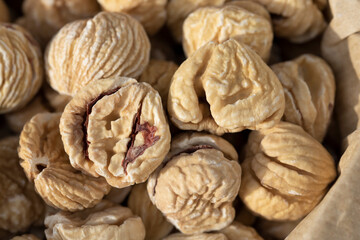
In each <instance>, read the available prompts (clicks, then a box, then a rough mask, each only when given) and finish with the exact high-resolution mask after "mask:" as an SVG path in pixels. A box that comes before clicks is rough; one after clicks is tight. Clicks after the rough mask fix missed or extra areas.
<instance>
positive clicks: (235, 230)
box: [164, 222, 262, 240]
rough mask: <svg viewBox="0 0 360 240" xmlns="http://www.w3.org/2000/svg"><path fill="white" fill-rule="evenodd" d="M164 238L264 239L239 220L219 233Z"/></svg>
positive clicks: (173, 235) (205, 239)
mask: <svg viewBox="0 0 360 240" xmlns="http://www.w3.org/2000/svg"><path fill="white" fill-rule="evenodd" d="M164 240H262V238H261V237H260V236H259V234H257V232H256V231H255V229H253V228H251V227H246V226H244V225H242V224H241V223H238V222H233V223H232V224H231V225H230V226H228V227H226V228H224V229H222V230H220V231H219V232H218V233H217V232H215V233H201V234H194V235H185V234H182V233H175V234H172V235H170V236H168V237H167V238H165V239H164Z"/></svg>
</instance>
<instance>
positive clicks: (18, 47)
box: [0, 23, 43, 113]
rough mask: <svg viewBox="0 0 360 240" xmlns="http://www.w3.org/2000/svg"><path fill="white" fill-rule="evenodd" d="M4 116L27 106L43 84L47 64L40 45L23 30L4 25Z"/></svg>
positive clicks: (0, 69)
mask: <svg viewBox="0 0 360 240" xmlns="http://www.w3.org/2000/svg"><path fill="white" fill-rule="evenodd" d="M0 42H1V44H0V55H1V58H0V82H1V86H0V113H6V112H10V111H14V110H17V109H20V108H21V107H23V106H25V105H26V104H27V103H28V102H29V101H30V100H31V98H32V97H34V96H35V94H36V92H37V91H38V90H39V88H40V86H41V83H42V80H43V61H42V55H41V51H40V48H39V46H38V44H37V42H36V41H35V40H34V39H33V38H32V37H31V35H30V34H29V33H28V32H27V31H25V30H24V29H23V28H21V27H19V26H18V25H15V24H9V23H2V24H1V23H0Z"/></svg>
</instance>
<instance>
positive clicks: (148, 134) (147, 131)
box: [83, 87, 160, 174]
mask: <svg viewBox="0 0 360 240" xmlns="http://www.w3.org/2000/svg"><path fill="white" fill-rule="evenodd" d="M119 89H120V87H119V88H115V89H112V90H109V91H107V92H104V93H102V94H100V95H99V96H98V97H96V98H94V99H93V100H91V101H90V102H89V103H88V104H87V105H86V112H85V116H84V123H83V132H84V140H83V142H84V155H85V159H87V160H90V159H89V152H88V148H89V144H90V142H89V141H88V139H87V127H88V123H89V115H90V114H91V112H92V108H93V106H94V105H95V104H96V102H98V101H99V100H101V99H102V98H103V97H105V96H108V95H111V94H114V93H116V92H117V91H118V90H119ZM141 109H142V103H140V107H139V110H138V112H137V113H136V114H135V117H134V121H133V127H132V131H131V134H130V141H129V143H128V145H127V151H126V154H125V158H124V160H123V162H122V164H121V165H122V167H123V168H124V171H125V174H127V171H126V168H127V165H128V164H129V163H131V162H133V161H134V160H135V159H136V158H138V157H139V156H141V155H142V154H143V153H144V152H145V150H146V149H147V148H149V147H151V146H152V145H154V144H155V143H156V142H157V141H159V139H160V136H155V132H156V131H157V128H156V127H155V126H151V125H150V124H149V122H144V123H143V124H140V115H141ZM139 132H142V135H143V138H144V142H145V143H144V144H142V145H140V146H137V147H134V142H135V138H136V135H137V134H138V133H139Z"/></svg>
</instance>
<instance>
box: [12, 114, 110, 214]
mask: <svg viewBox="0 0 360 240" xmlns="http://www.w3.org/2000/svg"><path fill="white" fill-rule="evenodd" d="M60 116H61V114H60V113H43V114H37V115H35V116H34V117H33V118H32V119H31V120H30V121H29V122H28V123H27V124H26V125H25V126H24V129H23V131H22V132H21V135H20V147H19V157H20V158H21V159H22V161H21V162H20V164H21V166H22V167H23V168H24V171H25V173H26V175H27V177H28V178H29V180H31V181H33V182H34V183H35V188H36V190H37V192H38V193H39V194H40V196H41V197H42V198H43V199H44V201H45V202H46V203H47V204H49V205H50V206H53V207H56V208H59V209H62V210H66V211H78V210H82V209H84V208H89V207H93V206H94V205H95V204H97V203H98V202H100V200H101V199H102V198H103V197H104V195H105V194H107V193H108V192H109V191H110V186H109V185H108V184H107V183H106V181H105V179H103V178H95V177H90V176H87V175H85V174H82V173H81V172H80V171H77V170H76V169H74V168H73V167H72V166H71V165H70V161H69V157H68V156H67V155H66V153H65V151H64V147H63V144H62V142H61V136H60V133H59V122H60Z"/></svg>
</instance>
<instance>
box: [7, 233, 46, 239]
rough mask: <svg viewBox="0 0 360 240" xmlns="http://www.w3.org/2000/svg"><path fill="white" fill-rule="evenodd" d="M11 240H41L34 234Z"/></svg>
mask: <svg viewBox="0 0 360 240" xmlns="http://www.w3.org/2000/svg"><path fill="white" fill-rule="evenodd" d="M11 240H40V238H38V237H36V236H35V235H32V234H24V235H21V236H16V237H14V238H12V239H11Z"/></svg>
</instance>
